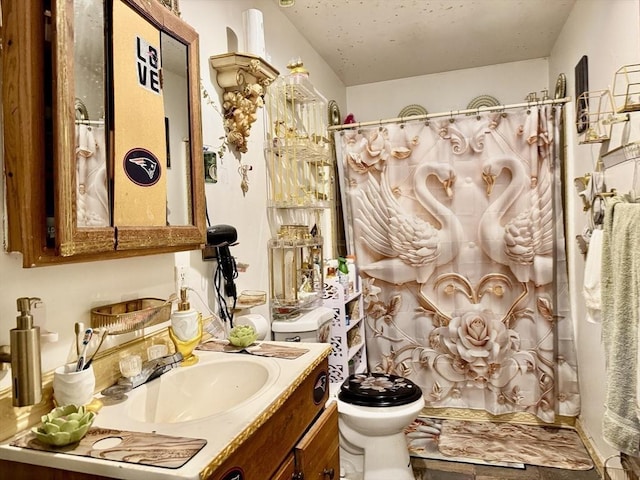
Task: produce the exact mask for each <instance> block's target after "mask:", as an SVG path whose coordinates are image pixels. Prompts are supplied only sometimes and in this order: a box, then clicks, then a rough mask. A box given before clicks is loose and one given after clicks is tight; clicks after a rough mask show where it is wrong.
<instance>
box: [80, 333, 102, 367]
mask: <svg viewBox="0 0 640 480" xmlns="http://www.w3.org/2000/svg"><path fill="white" fill-rule="evenodd" d="M93 332H94V333H96V332H97V333H98V335H100V341H99V342H98V346H97V347H96V349H95V350H94V351H93V354H92V355H91V356H90V357H89V360H87V362H86V363H85V364H84V367H82V368H83V369H84V370H86V369H87V368H89V365H91V362H92V361H93V357H95V356H96V353H98V350H100V347H102V342H104V339H105V338H106V337H107V334H108V333H107V329H106V328H104V329H95V330H94V331H93Z"/></svg>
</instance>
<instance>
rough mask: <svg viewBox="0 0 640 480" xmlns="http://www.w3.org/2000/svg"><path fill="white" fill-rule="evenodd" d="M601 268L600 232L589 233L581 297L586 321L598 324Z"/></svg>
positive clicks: (600, 307)
mask: <svg viewBox="0 0 640 480" xmlns="http://www.w3.org/2000/svg"><path fill="white" fill-rule="evenodd" d="M601 268H602V230H600V229H595V230H593V232H591V239H590V241H589V250H588V251H587V259H586V261H585V266H584V284H583V287H582V295H583V296H584V300H585V304H586V307H587V321H588V322H591V323H600V322H601V321H602V317H601V312H602V298H601V295H600V281H601Z"/></svg>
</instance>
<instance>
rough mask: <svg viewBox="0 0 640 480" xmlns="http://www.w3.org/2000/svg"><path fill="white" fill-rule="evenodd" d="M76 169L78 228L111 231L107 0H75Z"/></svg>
mask: <svg viewBox="0 0 640 480" xmlns="http://www.w3.org/2000/svg"><path fill="white" fill-rule="evenodd" d="M74 25H75V29H74V44H75V48H74V73H75V95H76V96H75V102H74V106H75V138H76V150H75V166H76V206H77V210H76V222H77V226H78V227H106V226H109V225H111V209H110V206H109V204H110V203H109V195H108V187H107V185H108V183H107V161H108V154H107V142H106V138H107V137H106V131H105V103H106V102H105V92H106V89H105V83H106V82H105V42H104V38H105V35H104V32H105V30H104V25H105V21H104V6H103V2H102V0H74Z"/></svg>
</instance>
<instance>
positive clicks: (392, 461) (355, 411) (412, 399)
mask: <svg viewBox="0 0 640 480" xmlns="http://www.w3.org/2000/svg"><path fill="white" fill-rule="evenodd" d="M337 404H338V426H339V433H340V467H341V473H342V474H343V475H344V477H343V478H345V479H348V480H391V479H393V480H414V476H413V470H412V469H411V461H410V457H409V449H408V448H407V442H406V440H405V435H404V429H405V428H406V427H407V426H409V424H411V422H412V421H413V420H415V419H416V417H417V416H418V415H419V414H420V411H421V410H422V408H423V407H424V399H423V397H422V391H421V390H420V387H418V386H417V385H416V384H415V383H413V382H412V381H410V380H408V379H406V378H403V377H399V376H396V375H390V374H385V373H361V374H355V375H351V376H350V377H349V378H347V379H346V380H345V381H344V383H343V384H342V385H341V387H340V391H339V393H338V398H337Z"/></svg>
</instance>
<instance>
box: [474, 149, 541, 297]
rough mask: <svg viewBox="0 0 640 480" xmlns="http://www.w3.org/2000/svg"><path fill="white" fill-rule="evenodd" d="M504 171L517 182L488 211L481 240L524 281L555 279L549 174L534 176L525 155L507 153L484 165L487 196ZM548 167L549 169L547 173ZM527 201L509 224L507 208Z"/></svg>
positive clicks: (538, 281) (494, 258)
mask: <svg viewBox="0 0 640 480" xmlns="http://www.w3.org/2000/svg"><path fill="white" fill-rule="evenodd" d="M504 170H508V171H509V172H510V173H511V181H510V183H509V185H508V186H507V187H506V188H505V190H504V192H503V193H502V194H501V195H500V197H498V198H497V199H496V200H494V201H493V202H492V203H491V204H490V205H489V207H488V208H487V209H486V211H485V213H484V214H483V215H482V219H481V221H480V227H479V232H478V235H479V239H480V244H481V246H482V249H483V250H484V252H485V253H486V254H487V255H488V256H489V257H490V258H491V259H492V260H493V261H495V262H497V263H500V264H502V265H506V266H508V267H509V268H510V269H511V272H512V273H513V275H514V276H515V277H516V278H517V279H518V281H520V282H528V281H530V280H531V281H533V282H534V283H535V285H545V284H547V283H550V282H551V281H552V278H553V219H552V213H553V209H552V190H551V184H550V181H549V175H548V174H544V175H543V176H542V179H541V181H540V182H538V179H537V177H533V178H531V177H530V176H529V175H528V174H527V172H526V171H525V166H524V164H523V162H522V161H521V160H520V159H517V158H514V157H510V156H504V157H498V158H493V159H490V160H489V161H487V162H485V164H484V165H483V169H482V178H483V180H484V181H485V183H486V184H487V195H488V196H490V195H491V194H492V193H493V186H494V184H495V182H496V179H497V178H498V177H499V176H500V175H501V174H502V172H503V171H504ZM544 172H545V171H544V170H543V173H544ZM523 204H524V210H521V211H518V213H517V214H516V215H515V216H512V217H511V218H510V219H509V220H508V221H506V222H505V223H504V224H503V220H504V218H505V217H506V214H507V212H509V211H511V209H512V208H514V207H516V208H517V207H518V206H520V208H522V207H521V205H523Z"/></svg>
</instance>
